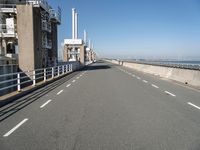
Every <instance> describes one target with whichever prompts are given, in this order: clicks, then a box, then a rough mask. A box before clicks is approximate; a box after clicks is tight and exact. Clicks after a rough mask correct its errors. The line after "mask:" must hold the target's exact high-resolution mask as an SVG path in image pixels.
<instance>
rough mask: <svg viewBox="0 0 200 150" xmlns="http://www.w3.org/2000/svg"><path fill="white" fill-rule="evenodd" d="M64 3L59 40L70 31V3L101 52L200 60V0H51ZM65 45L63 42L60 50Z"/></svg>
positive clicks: (80, 33) (113, 54) (53, 4)
mask: <svg viewBox="0 0 200 150" xmlns="http://www.w3.org/2000/svg"><path fill="white" fill-rule="evenodd" d="M49 3H50V4H51V5H52V6H53V7H54V8H56V7H57V6H58V5H59V6H60V7H61V9H62V24H61V25H60V26H59V34H58V36H59V45H62V44H61V43H62V42H63V39H64V38H70V37H71V8H73V7H74V8H76V9H77V11H78V13H79V20H78V21H79V37H83V30H84V29H86V30H87V32H88V36H89V38H90V39H91V40H92V41H93V43H94V47H95V50H96V51H97V53H98V54H99V55H101V56H107V57H119V58H120V57H121V58H151V59H198V60H200V0H49ZM61 49H62V48H61V47H60V46H59V50H61Z"/></svg>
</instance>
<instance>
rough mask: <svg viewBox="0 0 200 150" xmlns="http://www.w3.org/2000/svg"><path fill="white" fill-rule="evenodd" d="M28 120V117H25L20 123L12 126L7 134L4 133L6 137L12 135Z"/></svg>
mask: <svg viewBox="0 0 200 150" xmlns="http://www.w3.org/2000/svg"><path fill="white" fill-rule="evenodd" d="M26 121H28V118H25V119H24V120H22V121H21V122H20V123H18V124H17V125H16V126H15V127H14V128H12V129H11V130H10V131H8V132H7V133H6V134H4V135H3V136H4V137H7V136H9V135H11V134H12V133H13V132H14V131H15V130H17V129H18V128H19V127H20V126H21V125H22V124H24V123H25V122H26Z"/></svg>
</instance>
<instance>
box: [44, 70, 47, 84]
mask: <svg viewBox="0 0 200 150" xmlns="http://www.w3.org/2000/svg"><path fill="white" fill-rule="evenodd" d="M46 80H47V74H46V69H44V82H46Z"/></svg>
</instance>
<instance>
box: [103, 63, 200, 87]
mask: <svg viewBox="0 0 200 150" xmlns="http://www.w3.org/2000/svg"><path fill="white" fill-rule="evenodd" d="M106 61H108V62H111V63H114V64H120V65H123V66H124V67H128V68H132V69H135V70H138V71H142V72H145V73H150V74H154V75H159V76H160V77H163V78H167V79H171V80H175V81H178V82H181V83H184V84H188V85H192V86H196V87H198V88H200V71H199V70H190V69H181V68H172V67H164V66H156V65H148V64H139V63H134V62H126V61H123V62H122V61H117V60H106Z"/></svg>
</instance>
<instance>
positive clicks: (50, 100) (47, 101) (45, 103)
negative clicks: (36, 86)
mask: <svg viewBox="0 0 200 150" xmlns="http://www.w3.org/2000/svg"><path fill="white" fill-rule="evenodd" d="M49 102H51V99H50V100H48V101H46V102H45V103H44V104H43V105H41V106H40V108H43V107H44V106H46V105H47V104H48V103H49Z"/></svg>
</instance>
